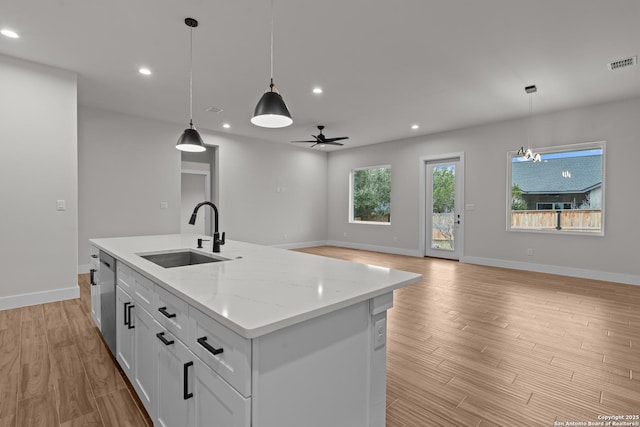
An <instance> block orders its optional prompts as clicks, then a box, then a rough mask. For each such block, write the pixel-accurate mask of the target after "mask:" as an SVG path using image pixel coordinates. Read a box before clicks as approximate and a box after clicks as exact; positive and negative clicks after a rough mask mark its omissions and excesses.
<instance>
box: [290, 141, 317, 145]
mask: <svg viewBox="0 0 640 427" xmlns="http://www.w3.org/2000/svg"><path fill="white" fill-rule="evenodd" d="M291 142H306V143H307V144H308V143H312V142H316V141H291Z"/></svg>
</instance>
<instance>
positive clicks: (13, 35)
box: [0, 28, 20, 39]
mask: <svg viewBox="0 0 640 427" xmlns="http://www.w3.org/2000/svg"><path fill="white" fill-rule="evenodd" d="M0 34H2V35H3V36H5V37H9V38H10V39H19V38H20V35H19V34H18V33H16V32H15V31H13V30H10V29H8V28H3V29H2V30H0Z"/></svg>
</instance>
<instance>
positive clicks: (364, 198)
mask: <svg viewBox="0 0 640 427" xmlns="http://www.w3.org/2000/svg"><path fill="white" fill-rule="evenodd" d="M351 196H352V197H351V212H352V215H351V218H350V221H351V222H375V223H386V224H388V223H390V222H391V166H375V167H370V168H362V169H354V170H352V171H351Z"/></svg>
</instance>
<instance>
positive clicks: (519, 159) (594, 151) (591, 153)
mask: <svg viewBox="0 0 640 427" xmlns="http://www.w3.org/2000/svg"><path fill="white" fill-rule="evenodd" d="M533 151H534V152H535V150H533ZM598 155H602V148H593V149H589V150H579V151H562V152H559V153H540V157H541V158H542V160H543V161H544V160H549V159H564V158H567V157H583V156H598ZM511 161H512V162H526V161H528V160H525V159H524V157H513V158H512V159H511Z"/></svg>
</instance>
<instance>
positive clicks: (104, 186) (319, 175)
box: [78, 106, 327, 267]
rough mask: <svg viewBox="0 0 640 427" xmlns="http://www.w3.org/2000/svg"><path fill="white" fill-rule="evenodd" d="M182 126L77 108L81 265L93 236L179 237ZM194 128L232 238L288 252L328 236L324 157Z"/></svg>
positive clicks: (222, 218) (223, 224) (222, 219)
mask: <svg viewBox="0 0 640 427" xmlns="http://www.w3.org/2000/svg"><path fill="white" fill-rule="evenodd" d="M183 130H184V126H182V125H176V124H171V123H165V122H159V121H153V120H148V119H144V118H140V117H134V116H129V115H124V114H119V113H114V112H109V111H104V110H98V109H95V108H89V107H82V106H81V107H80V110H79V147H78V153H79V159H80V165H79V172H78V173H79V180H80V185H79V189H78V191H79V197H80V208H79V214H80V221H79V236H78V247H79V254H78V263H79V265H81V266H85V267H86V264H87V263H88V261H87V257H88V255H87V254H88V250H89V249H88V243H87V240H88V239H90V238H94V237H112V236H130V235H145V234H165V233H178V232H179V231H180V224H179V221H180V165H181V152H180V151H178V150H176V149H175V141H176V140H177V138H178V136H179V135H180V133H181V132H182V131H183ZM199 131H200V134H201V135H202V138H203V139H204V141H205V144H207V145H212V146H217V153H216V163H217V165H216V166H215V168H216V169H217V171H218V181H219V182H218V183H217V184H216V185H215V186H214V188H216V187H217V189H214V194H215V196H214V197H215V198H216V199H217V205H218V208H219V211H220V229H221V231H226V233H227V238H228V239H232V240H241V241H246V242H252V243H258V244H266V245H285V246H286V245H288V244H301V243H302V242H318V241H324V240H326V234H327V225H326V202H327V186H326V182H327V155H326V153H321V152H315V151H309V150H304V149H301V148H297V147H291V146H288V145H285V144H275V143H271V142H265V141H259V140H255V139H249V138H242V137H236V136H229V135H226V134H217V133H213V132H208V131H206V130H203V129H199ZM283 188H284V192H283V191H280V192H278V191H277V190H278V189H280V190H282V189H283ZM161 202H167V203H168V209H161V208H160V203H161ZM285 235H286V239H285V237H284V236H285Z"/></svg>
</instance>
